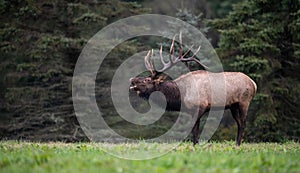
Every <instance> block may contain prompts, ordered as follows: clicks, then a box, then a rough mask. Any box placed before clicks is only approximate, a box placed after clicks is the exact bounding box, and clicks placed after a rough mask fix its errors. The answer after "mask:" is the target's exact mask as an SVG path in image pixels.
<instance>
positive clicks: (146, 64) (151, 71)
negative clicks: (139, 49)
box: [145, 50, 155, 76]
mask: <svg viewBox="0 0 300 173" xmlns="http://www.w3.org/2000/svg"><path fill="white" fill-rule="evenodd" d="M150 55H151V51H150V50H149V51H148V53H147V55H146V56H145V67H146V68H147V69H148V70H149V71H150V73H151V76H154V75H155V71H154V68H153V65H152V64H151V62H150ZM152 56H153V50H152Z"/></svg>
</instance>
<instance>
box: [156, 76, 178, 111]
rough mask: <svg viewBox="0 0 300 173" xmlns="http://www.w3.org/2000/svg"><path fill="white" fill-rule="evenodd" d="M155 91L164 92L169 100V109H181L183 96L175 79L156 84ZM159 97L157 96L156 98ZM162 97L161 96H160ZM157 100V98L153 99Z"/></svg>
mask: <svg viewBox="0 0 300 173" xmlns="http://www.w3.org/2000/svg"><path fill="white" fill-rule="evenodd" d="M154 91H159V92H161V93H163V94H164V96H165V98H166V101H167V107H166V110H167V111H180V107H181V97H180V90H179V88H178V86H177V84H176V82H174V81H165V82H162V83H160V84H157V85H155V88H154V90H153V92H154ZM156 99H157V98H156ZM158 99H160V98H158ZM153 101H154V102H155V100H153Z"/></svg>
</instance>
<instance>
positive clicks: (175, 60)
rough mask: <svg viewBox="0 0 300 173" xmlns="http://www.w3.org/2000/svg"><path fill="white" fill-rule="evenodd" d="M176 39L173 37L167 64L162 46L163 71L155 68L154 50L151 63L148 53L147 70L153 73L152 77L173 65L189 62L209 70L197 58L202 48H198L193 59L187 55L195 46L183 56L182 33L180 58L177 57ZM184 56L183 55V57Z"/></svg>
mask: <svg viewBox="0 0 300 173" xmlns="http://www.w3.org/2000/svg"><path fill="white" fill-rule="evenodd" d="M175 37H176V35H175V36H174V37H173V40H172V44H171V47H170V54H169V61H168V62H165V60H164V58H163V55H162V46H160V51H159V55H160V61H161V63H162V64H163V66H164V67H163V68H162V69H155V68H154V62H153V58H152V57H153V49H152V53H151V61H150V51H149V52H148V54H147V56H146V57H145V66H146V68H147V69H148V70H149V71H150V72H151V75H152V76H155V75H156V72H164V71H166V70H168V69H169V68H171V67H172V66H173V65H175V64H177V63H178V62H184V63H185V64H187V62H189V61H194V62H196V63H197V64H199V65H201V66H202V67H204V68H206V69H207V68H208V67H207V66H205V65H203V64H202V63H201V62H200V61H199V59H197V58H196V55H197V53H198V52H199V51H200V48H201V46H199V47H198V49H197V50H196V52H195V53H194V55H193V56H191V57H187V58H185V57H186V56H187V54H188V53H189V52H190V51H191V49H192V48H193V45H192V46H191V47H190V48H189V49H188V51H186V52H185V53H184V54H183V46H182V35H181V32H180V34H179V46H180V49H179V56H177V57H176V56H175V55H174V51H175V49H174V45H175ZM182 54H183V55H182Z"/></svg>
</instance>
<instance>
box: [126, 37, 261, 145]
mask: <svg viewBox="0 0 300 173" xmlns="http://www.w3.org/2000/svg"><path fill="white" fill-rule="evenodd" d="M179 38H180V55H179V56H178V57H174V39H173V42H172V45H171V48H170V57H169V62H168V63H166V62H164V60H163V57H162V48H161V49H160V58H161V62H162V63H163V65H164V67H163V69H161V70H155V68H154V63H153V61H152V62H151V61H150V56H151V52H150V51H149V52H148V54H147V56H146V57H145V65H146V67H147V68H148V69H149V71H150V72H151V76H150V77H135V78H131V79H130V81H131V87H130V89H131V90H132V91H135V92H136V93H137V94H138V95H139V96H140V97H142V98H145V99H149V96H150V95H151V93H153V92H155V91H159V92H161V93H163V94H164V95H165V98H166V102H167V106H166V110H168V111H180V109H181V106H184V107H185V109H186V110H195V108H198V110H199V112H198V115H197V119H196V122H195V124H194V126H193V128H192V134H193V143H194V144H196V143H198V136H199V124H200V119H201V117H202V116H203V115H204V114H205V113H206V112H208V111H209V110H210V109H211V106H212V105H218V103H212V98H211V96H212V93H211V92H212V91H211V87H213V86H211V82H210V79H209V75H211V74H213V73H211V72H208V71H204V70H198V71H193V72H189V73H187V74H185V75H182V76H180V77H178V78H177V79H175V80H165V77H164V76H162V75H159V74H160V73H161V72H163V71H165V70H167V69H169V68H171V66H173V65H174V64H176V63H178V62H185V63H186V62H189V61H195V62H197V63H198V64H201V63H200V61H199V60H198V59H196V58H195V55H196V53H197V52H198V51H199V49H200V47H199V49H198V50H197V52H196V53H195V54H194V55H193V56H192V57H188V58H185V55H186V54H187V53H186V54H185V55H182V44H181V34H180V36H179ZM189 51H190V50H189ZM152 56H153V51H152ZM201 65H202V64H201ZM214 74H216V73H214ZM219 75H223V76H224V80H225V88H226V89H225V90H224V91H225V92H226V95H225V96H226V98H225V109H230V110H231V113H232V116H233V118H234V119H235V121H236V123H237V126H238V132H237V139H236V145H238V146H239V145H240V144H241V140H242V138H243V135H244V130H245V127H246V117H247V112H248V108H249V105H250V102H251V100H252V98H253V97H254V95H255V93H256V89H257V87H256V84H255V82H254V81H253V80H252V79H250V78H249V77H248V76H247V75H245V74H243V73H240V72H223V73H219ZM195 91H196V93H197V94H196V95H195ZM216 100H218V98H217V99H216ZM154 102H155V100H154ZM223 106H224V105H223Z"/></svg>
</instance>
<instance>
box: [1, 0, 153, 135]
mask: <svg viewBox="0 0 300 173" xmlns="http://www.w3.org/2000/svg"><path fill="white" fill-rule="evenodd" d="M147 11H148V10H147V9H144V8H141V6H140V5H139V4H137V3H134V2H120V1H116V0H113V1H110V0H103V1H93V0H84V1H69V0H63V1H45V0H39V1H37V0H25V1H21V0H16V1H8V0H1V1H0V13H1V17H0V18H1V23H0V61H1V64H0V72H1V74H0V77H1V81H0V89H1V92H0V109H1V110H0V137H1V138H4V137H6V138H12V139H17V138H25V139H31V140H82V139H83V138H84V134H83V133H82V131H80V128H79V126H78V123H77V120H76V117H75V114H74V111H73V105H72V98H71V96H72V95H71V82H72V75H73V68H74V65H75V62H76V61H77V58H78V56H79V53H80V52H81V49H82V48H83V46H84V45H85V43H86V42H87V40H88V39H89V38H90V37H91V36H93V35H94V34H95V33H96V32H98V31H99V30H100V29H101V28H103V27H104V26H106V25H108V24H109V23H111V22H114V21H115V20H117V19H120V18H124V17H128V16H130V15H136V14H141V13H144V12H147ZM125 46H127V47H125ZM135 46H136V45H133V44H130V45H124V46H123V50H125V52H130V51H132V50H131V49H134V47H135ZM130 47H132V48H131V49H130ZM120 49H122V47H121V48H120ZM115 57H119V56H115ZM107 69H109V67H108V68H107Z"/></svg>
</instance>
